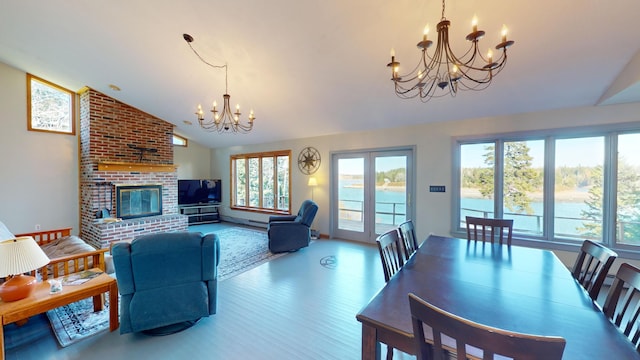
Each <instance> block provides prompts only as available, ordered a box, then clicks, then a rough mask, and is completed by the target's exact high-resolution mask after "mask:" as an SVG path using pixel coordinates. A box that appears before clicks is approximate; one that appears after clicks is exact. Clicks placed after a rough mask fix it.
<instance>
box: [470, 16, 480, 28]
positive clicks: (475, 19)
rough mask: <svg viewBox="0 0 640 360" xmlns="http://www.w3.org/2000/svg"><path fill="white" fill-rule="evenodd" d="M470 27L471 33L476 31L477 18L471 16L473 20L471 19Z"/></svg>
mask: <svg viewBox="0 0 640 360" xmlns="http://www.w3.org/2000/svg"><path fill="white" fill-rule="evenodd" d="M471 27H472V29H473V32H477V31H478V17H477V16H475V15H473V19H471Z"/></svg>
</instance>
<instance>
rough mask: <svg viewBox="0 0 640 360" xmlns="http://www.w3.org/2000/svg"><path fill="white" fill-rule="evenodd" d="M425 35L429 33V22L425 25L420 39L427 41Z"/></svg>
mask: <svg viewBox="0 0 640 360" xmlns="http://www.w3.org/2000/svg"><path fill="white" fill-rule="evenodd" d="M427 35H429V24H427V25H425V27H424V32H423V33H422V41H427Z"/></svg>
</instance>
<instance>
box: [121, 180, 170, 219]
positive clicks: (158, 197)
mask: <svg viewBox="0 0 640 360" xmlns="http://www.w3.org/2000/svg"><path fill="white" fill-rule="evenodd" d="M116 211H117V212H116V214H117V215H116V216H117V217H119V218H121V219H133V218H139V217H145V216H155V215H162V185H121V186H116Z"/></svg>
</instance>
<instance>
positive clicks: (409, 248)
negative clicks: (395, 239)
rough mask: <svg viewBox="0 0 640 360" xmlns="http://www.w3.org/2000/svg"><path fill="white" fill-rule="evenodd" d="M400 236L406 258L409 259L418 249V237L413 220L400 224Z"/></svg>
mask: <svg viewBox="0 0 640 360" xmlns="http://www.w3.org/2000/svg"><path fill="white" fill-rule="evenodd" d="M398 230H399V231H400V236H401V237H402V245H403V246H404V248H403V249H404V259H405V260H409V258H410V257H411V255H413V254H414V253H415V252H416V251H417V250H418V239H417V238H416V230H415V228H414V226H413V221H411V220H407V221H405V222H403V223H402V224H400V225H399V226H398Z"/></svg>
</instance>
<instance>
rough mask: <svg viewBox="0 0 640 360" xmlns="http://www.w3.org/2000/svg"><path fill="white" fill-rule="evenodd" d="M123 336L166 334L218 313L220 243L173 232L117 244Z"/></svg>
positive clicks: (215, 238) (194, 234)
mask: <svg viewBox="0 0 640 360" xmlns="http://www.w3.org/2000/svg"><path fill="white" fill-rule="evenodd" d="M112 254H113V264H114V267H115V271H116V278H117V280H118V291H119V293H120V334H126V333H130V332H145V333H147V334H151V335H166V334H171V333H175V332H178V331H181V330H184V329H186V328H188V327H190V326H192V325H193V324H195V322H196V321H198V320H199V319H200V318H202V317H205V316H209V315H212V314H215V313H216V307H217V291H218V290H217V289H218V280H217V276H218V273H217V268H218V262H219V260H220V240H219V239H218V236H217V235H215V234H208V235H206V236H204V235H202V234H201V233H198V232H174V233H160V234H152V235H144V236H140V237H138V238H136V239H134V240H133V241H132V242H131V243H127V242H122V243H116V244H115V245H114V246H113V249H112Z"/></svg>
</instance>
